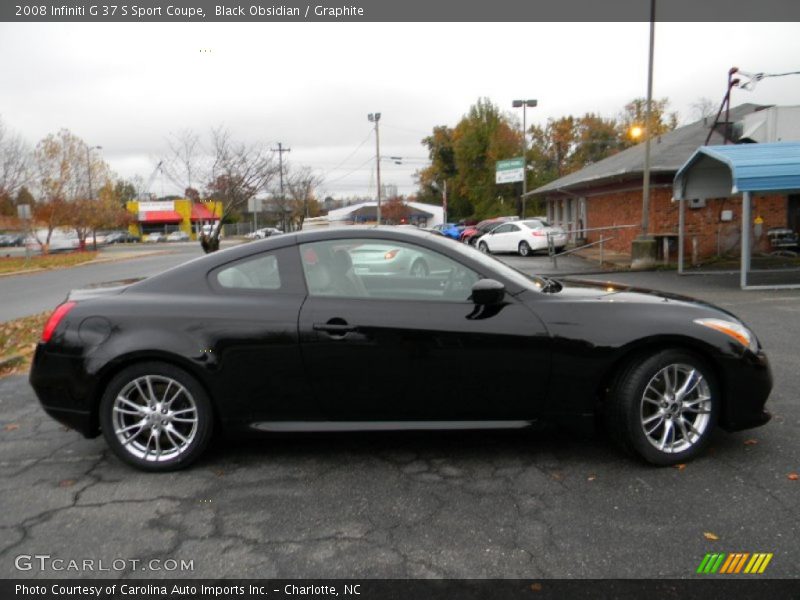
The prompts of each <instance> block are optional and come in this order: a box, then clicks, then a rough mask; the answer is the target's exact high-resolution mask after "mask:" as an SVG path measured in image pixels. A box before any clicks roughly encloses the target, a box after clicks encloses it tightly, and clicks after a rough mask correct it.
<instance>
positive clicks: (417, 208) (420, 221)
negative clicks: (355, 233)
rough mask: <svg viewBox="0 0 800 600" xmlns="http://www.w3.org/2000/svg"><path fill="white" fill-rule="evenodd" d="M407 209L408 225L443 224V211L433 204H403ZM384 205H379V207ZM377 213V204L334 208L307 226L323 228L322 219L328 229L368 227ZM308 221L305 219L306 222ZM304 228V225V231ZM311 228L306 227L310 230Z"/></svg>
mask: <svg viewBox="0 0 800 600" xmlns="http://www.w3.org/2000/svg"><path fill="white" fill-rule="evenodd" d="M403 204H405V205H406V206H407V207H408V208H409V215H408V223H410V224H413V225H418V226H420V227H433V226H434V225H439V224H441V223H443V222H444V209H443V208H442V207H441V206H437V205H435V204H423V203H422V202H403ZM383 206H385V203H381V207H383ZM377 211H378V203H377V202H361V203H359V204H351V205H350V206H344V207H342V208H336V209H333V210H331V211H329V212H328V215H327V217H317V219H314V222H313V224H312V223H308V225H311V226H313V227H314V228H316V227H320V226H323V227H324V226H325V225H323V223H324V221H322V220H323V219H326V220H327V226H328V227H345V226H347V225H368V224H370V223H375V221H376V215H377ZM308 221H310V219H306V222H308ZM305 228H306V226H305V224H304V229H305ZM310 228H311V227H308V229H310Z"/></svg>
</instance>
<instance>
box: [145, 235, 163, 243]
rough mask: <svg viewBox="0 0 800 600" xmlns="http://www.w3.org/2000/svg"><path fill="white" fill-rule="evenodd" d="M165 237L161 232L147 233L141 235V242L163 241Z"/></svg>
mask: <svg viewBox="0 0 800 600" xmlns="http://www.w3.org/2000/svg"><path fill="white" fill-rule="evenodd" d="M166 239H167V236H165V235H164V234H163V233H148V234H147V235H144V236H142V241H143V242H150V243H155V242H163V241H165V240H166Z"/></svg>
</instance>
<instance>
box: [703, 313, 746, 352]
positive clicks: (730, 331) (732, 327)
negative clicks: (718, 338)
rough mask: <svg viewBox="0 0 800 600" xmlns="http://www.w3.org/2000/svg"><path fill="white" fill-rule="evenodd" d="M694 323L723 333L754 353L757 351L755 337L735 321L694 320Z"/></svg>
mask: <svg viewBox="0 0 800 600" xmlns="http://www.w3.org/2000/svg"><path fill="white" fill-rule="evenodd" d="M694 322H695V323H697V324H698V325H702V326H703V327H710V328H711V329H716V330H717V331H719V332H721V333H724V334H725V335H727V336H728V337H731V338H733V339H734V340H736V341H737V342H739V343H740V344H741V345H742V346H744V347H745V348H749V349H750V350H751V351H753V352H756V351H757V350H758V341H757V340H756V336H755V335H754V334H753V332H752V331H750V330H749V329H748V328H747V327H745V326H744V325H742V324H741V323H736V322H735V321H726V320H724V319H695V320H694Z"/></svg>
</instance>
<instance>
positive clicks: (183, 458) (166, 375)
mask: <svg viewBox="0 0 800 600" xmlns="http://www.w3.org/2000/svg"><path fill="white" fill-rule="evenodd" d="M100 425H101V428H102V430H103V435H104V436H105V438H106V441H107V442H108V445H109V446H110V447H111V449H112V450H113V451H114V453H115V454H116V455H117V456H118V457H119V458H121V459H122V460H123V461H125V462H127V463H128V464H131V465H133V466H135V467H137V468H139V469H142V470H145V471H171V470H175V469H180V468H183V467H186V466H188V465H189V464H191V463H192V462H194V461H195V460H196V459H197V458H198V457H199V456H200V454H202V452H203V450H205V448H206V446H207V445H208V442H209V440H210V438H211V432H212V429H213V415H212V410H211V403H210V401H209V399H208V395H207V394H206V392H205V390H203V388H202V386H201V385H200V384H199V383H198V382H197V380H196V379H195V378H194V377H192V376H191V375H189V374H188V373H186V372H185V371H183V370H182V369H179V368H177V367H174V366H172V365H169V364H166V363H158V362H148V363H140V364H137V365H133V366H131V367H128V368H127V369H124V370H123V371H121V372H120V373H118V374H117V375H116V376H115V377H114V378H113V379H112V380H111V382H110V383H109V384H108V387H106V390H105V393H104V394H103V397H102V399H101V401H100Z"/></svg>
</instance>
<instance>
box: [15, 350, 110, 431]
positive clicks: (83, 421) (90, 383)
mask: <svg viewBox="0 0 800 600" xmlns="http://www.w3.org/2000/svg"><path fill="white" fill-rule="evenodd" d="M29 381H30V384H31V386H32V387H33V390H34V392H36V396H37V398H39V402H40V403H41V404H42V408H43V409H44V411H45V412H46V413H47V414H48V415H50V416H51V417H53V418H54V419H55V420H56V421H58V422H59V423H61V424H63V425H66V426H67V427H69V428H70V429H75V430H76V431H78V432H80V433H81V434H82V435H84V436H85V437H89V438H91V437H96V436H97V435H99V433H100V427H99V423H98V421H97V410H96V409H97V407H96V406H94V405H93V404H94V402H93V400H92V399H93V398H94V391H95V382H94V379H93V378H92V377H90V376H89V375H88V373H87V372H86V369H85V368H84V360H83V358H81V357H78V356H69V355H64V354H56V353H54V352H50V351H48V350H47V349H46V345H45V344H39V346H38V347H37V348H36V354H35V355H34V357H33V365H32V366H31V374H30V377H29Z"/></svg>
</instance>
